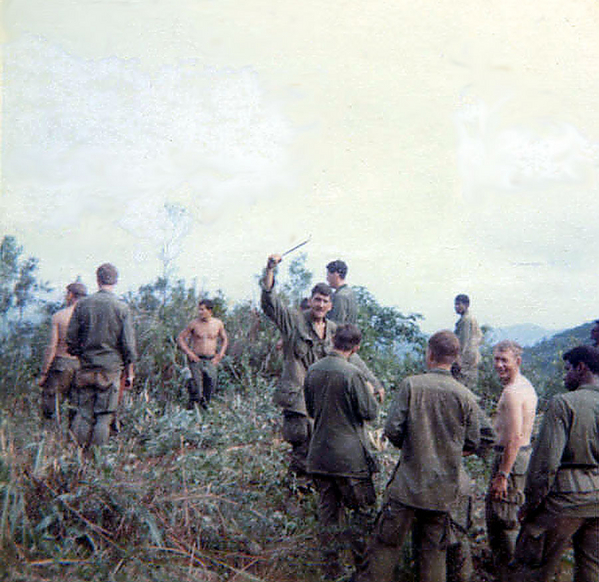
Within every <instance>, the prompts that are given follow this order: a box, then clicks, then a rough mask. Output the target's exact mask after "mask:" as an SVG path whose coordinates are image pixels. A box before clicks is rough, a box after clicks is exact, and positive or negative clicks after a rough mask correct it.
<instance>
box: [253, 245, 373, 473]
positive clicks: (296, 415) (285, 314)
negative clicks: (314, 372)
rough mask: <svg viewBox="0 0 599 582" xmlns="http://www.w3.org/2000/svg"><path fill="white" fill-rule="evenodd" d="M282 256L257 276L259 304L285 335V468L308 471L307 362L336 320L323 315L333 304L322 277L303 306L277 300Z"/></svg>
mask: <svg viewBox="0 0 599 582" xmlns="http://www.w3.org/2000/svg"><path fill="white" fill-rule="evenodd" d="M280 262H281V256H280V255H271V256H270V257H269V258H268V261H267V264H266V269H265V272H264V277H263V278H262V281H261V286H262V294H261V304H262V310H263V311H264V313H265V314H266V316H267V317H268V318H269V319H271V320H272V321H273V322H274V324H275V325H276V326H277V327H278V328H279V331H280V332H281V336H282V340H283V373H282V374H281V377H280V378H279V381H278V384H277V388H276V390H275V394H274V402H275V404H277V405H278V406H280V407H281V408H282V409H283V438H284V439H285V441H287V442H288V443H290V444H291V446H292V450H291V462H290V466H289V470H290V472H291V473H295V474H297V475H300V476H301V475H306V474H307V473H306V469H307V463H306V459H307V456H308V445H309V443H310V436H311V434H312V424H311V422H310V420H309V419H308V417H307V412H306V402H305V399H304V379H305V377H306V372H307V370H308V368H309V367H310V366H311V365H312V364H314V363H315V362H316V361H317V360H320V359H321V358H323V357H324V356H326V355H327V353H328V351H329V349H330V347H331V345H332V340H333V334H334V333H335V330H336V329H337V326H336V324H335V323H334V322H332V321H329V320H327V319H326V314H327V313H328V312H329V310H330V309H331V288H330V287H329V286H328V285H327V284H326V283H318V284H317V285H315V286H314V287H313V289H312V293H311V296H310V306H309V308H308V309H306V310H302V311H298V310H296V309H291V308H289V307H288V306H287V305H285V304H284V303H283V301H281V299H280V297H278V295H277V294H276V293H274V291H273V287H274V283H275V278H274V270H275V267H276V266H277V265H278V264H279V263H280ZM351 361H352V363H353V364H354V365H356V366H358V367H360V368H361V369H362V370H363V371H364V373H365V374H366V376H367V379H368V381H369V382H371V384H372V385H373V386H374V390H375V391H376V392H380V393H383V388H382V386H381V385H380V383H379V382H378V380H377V379H376V378H375V377H374V376H373V374H372V372H370V370H368V368H367V366H366V364H364V362H363V361H362V360H361V359H360V358H359V357H358V355H357V354H354V355H352V357H351Z"/></svg>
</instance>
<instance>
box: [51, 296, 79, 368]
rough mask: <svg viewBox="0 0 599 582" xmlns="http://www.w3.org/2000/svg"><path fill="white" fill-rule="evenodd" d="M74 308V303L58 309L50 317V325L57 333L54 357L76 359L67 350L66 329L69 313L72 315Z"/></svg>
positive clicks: (69, 317) (69, 318)
mask: <svg viewBox="0 0 599 582" xmlns="http://www.w3.org/2000/svg"><path fill="white" fill-rule="evenodd" d="M74 309H75V304H74V303H73V305H69V307H65V308H64V309H61V310H60V311H57V312H56V313H55V314H54V316H53V317H52V327H55V328H56V333H57V342H56V353H55V357H61V358H70V359H73V360H76V359H77V358H76V357H75V356H72V355H71V354H69V352H68V351H67V342H66V337H67V329H68V327H69V321H70V320H71V315H73V311H74Z"/></svg>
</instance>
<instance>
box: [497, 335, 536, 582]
mask: <svg viewBox="0 0 599 582" xmlns="http://www.w3.org/2000/svg"><path fill="white" fill-rule="evenodd" d="M521 363H522V348H521V347H520V346H519V345H518V344H517V343H516V342H513V341H510V340H504V341H502V342H499V343H498V344H497V345H496V346H495V349H494V350H493V365H494V367H495V372H497V375H498V376H499V380H500V382H501V384H502V385H503V391H502V392H501V396H500V398H499V402H498V403H497V415H496V417H495V427H494V428H495V432H496V435H497V440H496V443H497V445H496V446H495V458H494V462H493V469H492V477H491V482H490V484H489V492H488V495H487V501H486V521H487V537H488V538H489V546H490V547H491V551H492V553H493V558H494V560H495V565H496V567H497V570H498V574H499V580H500V582H509V580H510V579H512V578H511V576H510V571H509V568H508V564H509V563H510V562H511V560H512V558H513V557H514V549H515V546H516V537H517V535H518V529H519V523H518V509H519V508H520V506H521V505H522V504H523V503H524V481H525V478H526V469H527V467H528V460H529V458H530V453H531V446H530V438H531V435H532V429H533V425H534V420H535V413H536V409H537V394H536V392H535V389H534V388H533V386H532V384H531V383H530V382H529V381H528V380H527V379H526V378H525V377H524V376H522V374H520V364H521Z"/></svg>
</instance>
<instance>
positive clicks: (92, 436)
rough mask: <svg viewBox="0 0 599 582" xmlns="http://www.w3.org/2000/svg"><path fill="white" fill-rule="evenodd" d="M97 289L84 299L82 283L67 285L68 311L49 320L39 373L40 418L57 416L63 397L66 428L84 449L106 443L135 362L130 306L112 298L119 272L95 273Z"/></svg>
mask: <svg viewBox="0 0 599 582" xmlns="http://www.w3.org/2000/svg"><path fill="white" fill-rule="evenodd" d="M96 281H97V284H98V291H97V293H94V294H93V295H90V296H87V290H86V288H85V286H84V285H83V284H81V283H71V284H70V285H68V286H67V295H66V303H67V307H66V308H64V309H61V310H60V311H58V312H57V313H55V314H54V316H53V317H52V322H51V334H50V342H49V344H48V348H47V350H46V355H45V358H44V364H43V367H42V375H41V378H40V380H39V384H40V386H41V387H42V416H43V417H44V418H45V419H46V420H51V419H52V418H53V417H58V418H57V420H58V422H60V418H59V406H58V404H59V402H60V397H61V396H66V395H67V394H68V396H69V401H70V403H71V414H70V418H69V424H70V430H71V432H72V433H73V435H74V436H75V438H76V440H77V442H78V444H79V445H80V446H81V447H83V448H84V449H86V450H87V449H89V448H90V447H91V446H92V445H103V444H105V443H106V442H107V441H108V438H109V435H110V430H111V425H112V428H116V427H115V426H114V424H113V422H114V420H115V413H116V410H117V405H118V399H119V388H120V387H121V385H123V386H131V385H132V383H133V377H134V362H135V359H136V347H135V333H134V330H133V322H132V318H131V313H130V311H129V307H128V306H127V304H126V303H124V302H123V301H121V300H119V299H118V298H117V297H116V295H115V294H114V292H113V291H114V287H115V285H116V284H117V281H118V271H117V269H116V267H115V266H114V265H112V264H110V263H104V264H102V265H100V266H99V267H98V269H97V270H96Z"/></svg>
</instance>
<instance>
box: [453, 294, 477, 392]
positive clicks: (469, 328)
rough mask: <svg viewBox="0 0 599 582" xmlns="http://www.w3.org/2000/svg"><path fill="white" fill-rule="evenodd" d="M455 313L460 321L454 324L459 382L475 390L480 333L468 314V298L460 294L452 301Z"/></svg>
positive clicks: (470, 314)
mask: <svg viewBox="0 0 599 582" xmlns="http://www.w3.org/2000/svg"><path fill="white" fill-rule="evenodd" d="M454 307H455V312H456V313H457V314H458V315H459V316H460V319H458V320H457V321H456V324H455V334H456V335H457V336H458V339H459V340H460V377H459V380H460V382H462V383H463V384H464V385H465V386H468V388H470V390H474V389H476V383H477V382H478V363H479V362H480V351H479V347H480V343H481V341H482V337H483V335H482V333H481V331H480V327H478V322H477V321H476V319H475V317H474V316H473V315H472V313H470V311H469V307H470V298H469V297H468V295H464V294H460V295H458V296H457V297H456V298H455V301H454Z"/></svg>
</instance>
